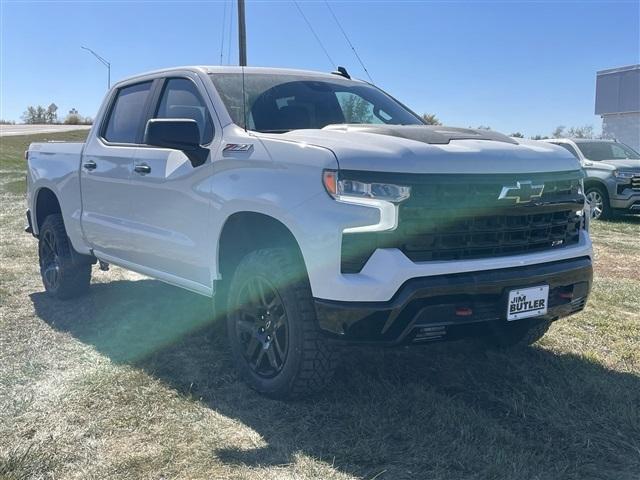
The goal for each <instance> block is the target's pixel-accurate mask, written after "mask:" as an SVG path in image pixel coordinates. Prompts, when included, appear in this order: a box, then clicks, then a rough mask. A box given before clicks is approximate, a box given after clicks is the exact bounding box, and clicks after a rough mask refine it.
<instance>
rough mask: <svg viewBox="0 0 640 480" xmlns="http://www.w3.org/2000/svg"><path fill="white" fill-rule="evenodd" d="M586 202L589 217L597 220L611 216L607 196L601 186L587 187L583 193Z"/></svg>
mask: <svg viewBox="0 0 640 480" xmlns="http://www.w3.org/2000/svg"><path fill="white" fill-rule="evenodd" d="M585 196H586V197H587V203H589V207H590V209H591V218H592V219H594V220H597V219H599V218H602V219H605V218H609V217H610V216H611V207H609V197H608V196H607V194H606V192H605V191H604V189H602V188H601V187H589V188H587V191H586V193H585Z"/></svg>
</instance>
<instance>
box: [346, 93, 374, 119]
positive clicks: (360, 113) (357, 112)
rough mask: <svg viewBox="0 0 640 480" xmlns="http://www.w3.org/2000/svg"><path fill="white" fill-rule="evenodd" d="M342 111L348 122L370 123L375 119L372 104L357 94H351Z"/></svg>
mask: <svg viewBox="0 0 640 480" xmlns="http://www.w3.org/2000/svg"><path fill="white" fill-rule="evenodd" d="M342 111H343V113H344V119H345V121H346V122H347V123H369V122H370V121H372V120H373V113H372V112H371V104H370V103H369V102H367V101H366V100H365V99H364V98H361V97H358V96H357V95H349V97H348V98H347V99H346V100H345V101H344V103H343V104H342Z"/></svg>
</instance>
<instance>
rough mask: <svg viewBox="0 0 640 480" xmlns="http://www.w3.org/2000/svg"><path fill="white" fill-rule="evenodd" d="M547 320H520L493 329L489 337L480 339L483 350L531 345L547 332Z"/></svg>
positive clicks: (548, 323)
mask: <svg viewBox="0 0 640 480" xmlns="http://www.w3.org/2000/svg"><path fill="white" fill-rule="evenodd" d="M550 326H551V322H550V321H547V320H529V321H527V320H520V321H517V322H516V323H509V324H506V325H500V326H499V327H496V328H493V329H492V332H491V333H490V334H489V335H486V336H483V337H480V341H481V344H482V346H483V347H484V348H485V349H489V350H495V349H509V348H523V347H528V346H529V345H533V344H534V343H536V342H537V341H538V340H540V339H541V338H542V337H543V336H544V335H545V333H547V331H548V330H549V327H550Z"/></svg>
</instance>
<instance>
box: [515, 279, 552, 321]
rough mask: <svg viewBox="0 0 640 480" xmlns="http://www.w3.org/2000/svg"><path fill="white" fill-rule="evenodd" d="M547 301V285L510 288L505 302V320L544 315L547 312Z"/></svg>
mask: <svg viewBox="0 0 640 480" xmlns="http://www.w3.org/2000/svg"><path fill="white" fill-rule="evenodd" d="M548 303H549V285H540V286H538V287H531V288H520V289H518V290H511V291H510V292H509V301H508V302H507V320H509V321H512V320H520V319H522V318H528V317H537V316H538V315H544V314H545V313H547V307H548V305H547V304H548Z"/></svg>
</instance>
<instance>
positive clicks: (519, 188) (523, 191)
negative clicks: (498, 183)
mask: <svg viewBox="0 0 640 480" xmlns="http://www.w3.org/2000/svg"><path fill="white" fill-rule="evenodd" d="M543 190H544V183H541V184H540V185H533V184H532V182H531V180H526V181H523V182H516V184H515V185H513V186H505V187H502V191H501V192H500V195H499V196H498V200H502V199H505V200H515V201H516V203H526V202H530V201H531V200H533V199H534V198H540V197H541V196H542V191H543Z"/></svg>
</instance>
